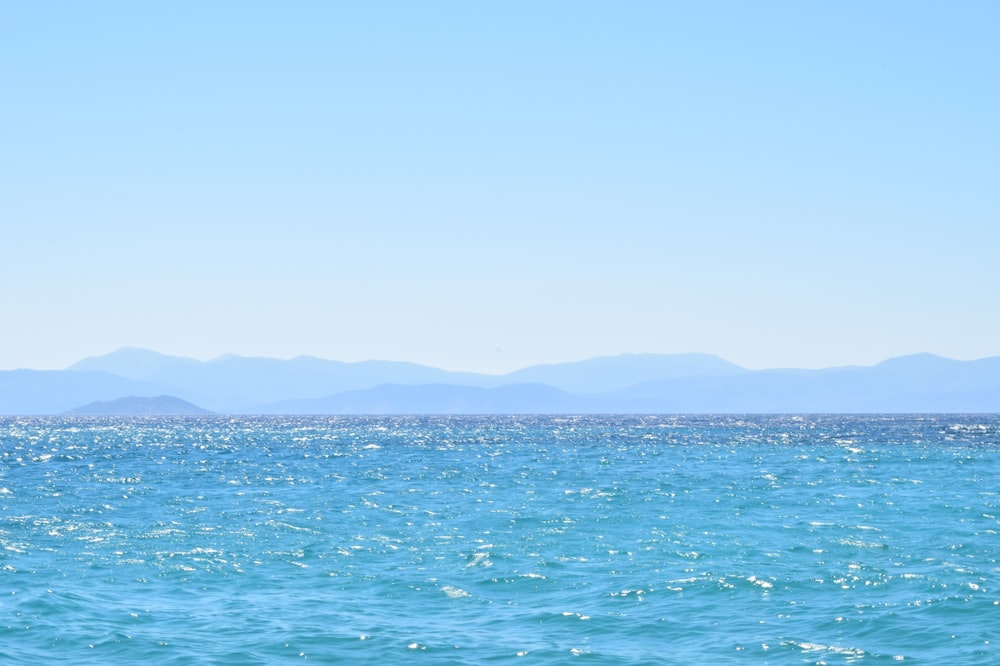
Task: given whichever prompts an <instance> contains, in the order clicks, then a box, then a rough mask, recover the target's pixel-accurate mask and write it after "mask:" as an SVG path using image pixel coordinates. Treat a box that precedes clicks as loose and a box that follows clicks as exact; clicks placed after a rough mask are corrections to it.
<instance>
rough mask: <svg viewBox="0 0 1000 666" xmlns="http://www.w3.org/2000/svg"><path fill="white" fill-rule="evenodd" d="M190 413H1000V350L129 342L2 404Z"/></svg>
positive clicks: (50, 410) (37, 409)
mask: <svg viewBox="0 0 1000 666" xmlns="http://www.w3.org/2000/svg"><path fill="white" fill-rule="evenodd" d="M123 398H128V400H122V399H123ZM174 400H176V401H177V402H174ZM93 403H100V404H93ZM183 405H188V406H187V407H183ZM183 409H192V410H198V409H204V410H208V411H211V412H216V413H231V414H472V413H477V414H490V413H819V412H833V413H851V412H869V413H870V412H997V411H1000V357H991V358H985V359H980V360H976V361H955V360H952V359H947V358H943V357H940V356H935V355H932V354H916V355H913V356H903V357H899V358H893V359H889V360H887V361H883V362H882V363H879V364H877V365H874V366H868V367H861V366H850V367H840V368H827V369H823V370H796V369H772V370H748V369H746V368H742V367H740V366H738V365H735V364H733V363H730V362H728V361H725V360H723V359H721V358H719V357H718V356H713V355H710V354H669V355H663V354H623V355H621V356H603V357H598V358H592V359H588V360H584V361H578V362H573V363H558V364H549V365H536V366H532V367H529V368H524V369H522V370H518V371H516V372H511V373H509V374H506V375H486V374H477V373H467V372H449V371H446V370H440V369H438V368H431V367H427V366H422V365H417V364H414V363H401V362H394V361H363V362H360V363H344V362H340V361H328V360H324V359H320V358H314V357H308V356H300V357H298V358H294V359H291V360H278V359H271V358H245V357H240V356H232V355H229V356H223V357H220V358H218V359H215V360H212V361H197V360H194V359H190V358H181V357H176V356H167V355H164V354H159V353H157V352H154V351H149V350H145V349H134V348H124V349H119V350H118V351H115V352H112V353H110V354H107V355H104V356H96V357H89V358H85V359H83V360H81V361H79V362H78V363H75V364H73V365H72V366H70V367H69V368H67V369H65V370H49V371H37V370H11V371H3V372H0V414H15V415H30V414H62V413H67V412H73V413H82V412H79V411H78V410H84V411H85V412H86V413H91V414H93V413H98V411H100V410H103V411H100V413H104V414H142V413H147V414H155V413H161V414H162V413H175V414H183V413H194V412H191V411H183ZM95 410H97V411H95ZM144 410H145V411H144ZM157 410H161V411H157ZM162 410H166V411H162ZM171 410H173V411H171ZM177 410H181V411H177Z"/></svg>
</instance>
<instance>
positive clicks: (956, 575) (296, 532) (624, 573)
mask: <svg viewBox="0 0 1000 666" xmlns="http://www.w3.org/2000/svg"><path fill="white" fill-rule="evenodd" d="M998 434H1000V418H998V417H995V416H936V417H832V416H831V417H743V418H737V417H481V418H477V417H461V418H458V417H456V418H448V417H440V418H432V417H429V418H417V417H413V418H405V417H399V418H386V417H371V418H238V419H232V420H230V419H227V418H205V419H146V420H141V419H140V420H129V419H75V420H70V419H12V418H8V419H3V420H2V421H0V634H2V639H0V661H2V662H3V663H15V664H17V663H22V664H37V663H46V662H52V661H54V660H61V661H63V662H65V663H76V664H105V663H130V662H134V663H139V662H150V663H167V664H170V663H174V664H183V663H205V662H209V663H212V662H214V663H227V664H239V663H247V664H252V663H274V662H276V661H286V660H287V661H295V660H298V661H301V660H307V661H308V662H312V663H316V662H318V663H339V662H344V661H348V660H350V661H354V662H359V661H360V662H379V661H384V660H389V659H397V658H403V659H413V660H416V661H419V662H421V663H482V662H484V661H490V660H498V661H506V660H511V659H513V660H517V661H518V663H553V664H555V663H565V662H566V661H567V660H574V659H583V660H584V661H585V662H587V661H589V662H593V663H612V664H614V663H618V664H640V663H710V662H714V663H732V662H745V663H772V664H784V663H787V664H802V663H815V664H819V663H827V664H835V663H843V664H847V663H869V662H871V663H881V662H893V663H897V662H900V661H902V662H903V663H907V662H911V661H912V662H924V663H992V662H995V661H997V660H998V659H1000V650H997V648H996V645H997V641H998V640H1000V636H997V629H996V627H1000V586H998V581H1000V563H998V558H1000V537H998V530H1000V518H998V515H1000V506H998V505H1000V497H998V485H997V479H998V478H1000V477H998V472H1000V457H998V456H1000V446H998V444H1000V438H998Z"/></svg>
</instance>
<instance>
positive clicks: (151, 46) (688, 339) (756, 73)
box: [0, 0, 1000, 372]
mask: <svg viewBox="0 0 1000 666" xmlns="http://www.w3.org/2000/svg"><path fill="white" fill-rule="evenodd" d="M998 24H1000V5H997V4H996V3H993V2H963V3H929V2H878V3H872V2H838V3H806V2H760V3H756V2H754V3H751V2H698V3H679V2H678V3H673V2H581V1H573V2H570V1H566V2H481V3H479V2H434V1H431V2H420V3H417V2H365V3H347V2H344V3H336V2H306V1H301V2H287V3H278V2H250V1H241V2H222V1H219V2H210V3H205V2H183V1H178V2H158V3H156V2H149V3H135V2H101V1H99V0H98V1H94V2H87V3H79V2H45V1H41V2H31V3H5V4H4V5H3V7H0V77H2V86H3V93H2V100H3V103H2V104H0V145H2V146H3V148H2V149H0V234H2V236H0V248H2V256H3V261H2V262H0V297H2V302H3V318H2V320H0V321H2V327H0V368H18V367H31V368H58V367H64V366H66V365H68V364H70V363H72V362H73V361H75V360H77V359H79V358H81V357H83V356H86V355H93V354H100V353H105V352H108V351H111V350H113V349H115V348H117V347H120V346H125V345H132V346H141V347H149V348H152V349H156V350H158V351H162V352H164V353H170V354H179V355H186V356H192V357H196V358H211V357H214V356H217V355H220V354H223V353H227V352H233V353H238V354H243V355H259V356H277V357H292V356H296V355H299V354H311V355H316V356H322V357H325V358H333V359H340V360H348V361H352V360H362V359H368V358H382V359H398V360H410V361H416V362H420V363H426V364H430V365H435V366H439V367H444V368H448V369H465V370H479V371H487V372H501V371H506V370H511V369H515V368H519V367H523V366H526V365H530V364H533V363H539V362H556V361H566V360H575V359H580V358H586V357H589V356H595V355H601V354H617V353H622V352H660V353H674V352H689V351H703V352H711V353H717V354H719V355H721V356H723V357H725V358H727V359H729V360H731V361H734V362H736V363H740V364H743V365H746V366H748V367H753V368H761V367H774V366H798V367H822V366H829V365H840V364H868V363H874V362H877V361H879V360H882V359H884V358H886V357H889V356H894V355H900V354H907V353H913V352H918V351H930V352H935V353H939V354H943V355H946V356H951V357H954V358H979V357H983V356H991V355H998V354H1000V308H998V307H997V294H998V293H1000V269H998V266H997V261H996V254H997V247H998V242H997V241H998V240H1000V232H998V230H997V229H998V225H997V222H998V220H1000V188H998V186H997V183H998V182H1000V178H998V176H1000V86H997V85H996V76H997V72H998V71H1000V48H998V47H997V45H996V37H995V26H996V25H998Z"/></svg>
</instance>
